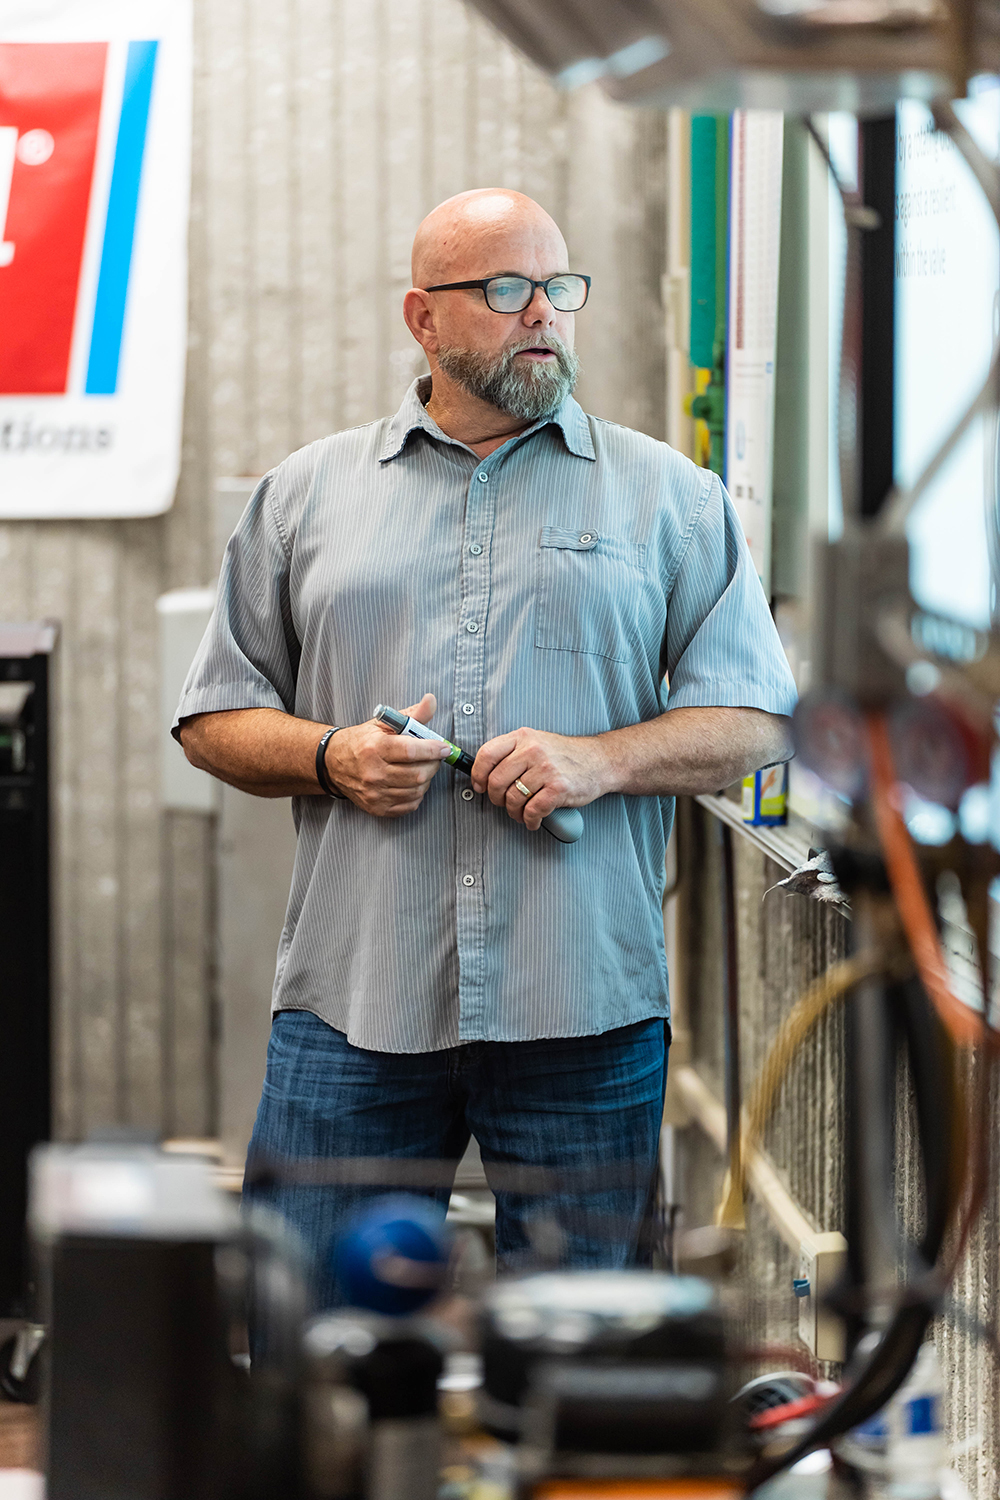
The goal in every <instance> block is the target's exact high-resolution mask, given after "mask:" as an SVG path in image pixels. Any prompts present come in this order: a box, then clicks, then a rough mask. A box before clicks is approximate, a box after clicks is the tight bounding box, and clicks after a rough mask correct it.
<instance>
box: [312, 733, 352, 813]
mask: <svg viewBox="0 0 1000 1500" xmlns="http://www.w3.org/2000/svg"><path fill="white" fill-rule="evenodd" d="M340 727H341V726H340V725H339V724H337V725H335V726H334V728H333V729H328V730H327V731H326V734H324V736H323V738H322V739H321V740H320V742H319V744H318V745H317V746H316V780H317V781H318V782H319V784H320V786H321V787H322V789H323V791H324V792H325V793H326V795H327V796H328V797H339V798H340V800H341V802H346V801H347V798H346V797H345V796H344V794H343V792H338V791H337V788H336V787H335V786H334V784H333V782H332V781H331V780H330V774H329V772H328V771H327V769H326V747H327V745H328V744H329V743H330V741H331V740H332V739H333V737H334V735H335V734H336V733H337V730H338V729H339V728H340Z"/></svg>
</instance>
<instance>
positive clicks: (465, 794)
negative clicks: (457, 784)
mask: <svg viewBox="0 0 1000 1500" xmlns="http://www.w3.org/2000/svg"><path fill="white" fill-rule="evenodd" d="M475 795H476V794H475V792H474V791H473V790H472V788H471V786H464V787H463V788H462V801H463V802H471V801H472V799H473V797H474V796H475Z"/></svg>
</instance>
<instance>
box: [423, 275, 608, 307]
mask: <svg viewBox="0 0 1000 1500" xmlns="http://www.w3.org/2000/svg"><path fill="white" fill-rule="evenodd" d="M475 287H478V288H479V290H480V291H481V292H482V294H483V296H484V297H485V298H486V306H487V307H490V308H492V309H493V311H494V312H498V313H519V312H524V309H525V308H526V307H528V306H529V305H530V303H531V299H532V298H533V297H534V295H535V292H536V291H537V289H538V288H539V287H541V288H542V290H543V291H544V293H545V295H546V297H548V299H549V301H550V302H551V303H552V306H553V307H554V308H555V310H556V312H579V311H580V309H581V307H583V305H584V303H585V302H586V300H587V298H588V297H589V296H590V277H589V276H578V275H577V274H576V272H575V271H566V272H563V274H562V275H560V276H549V277H547V278H546V279H545V280H544V281H532V279H531V277H530V276H487V277H486V279H485V281H445V282H443V283H442V284H441V285H440V286H428V287H424V291H425V292H464V291H471V290H472V289H473V288H475Z"/></svg>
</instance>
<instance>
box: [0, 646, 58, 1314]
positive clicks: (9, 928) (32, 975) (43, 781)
mask: <svg viewBox="0 0 1000 1500" xmlns="http://www.w3.org/2000/svg"><path fill="white" fill-rule="evenodd" d="M56 635H57V629H56V626H55V625H54V624H53V623H52V622H51V621H45V622H43V623H41V624H26V625H4V624H0V1317H23V1316H25V1315H27V1314H28V1313H29V1312H30V1311H31V1308H30V1305H29V1286H28V1263H27V1256H26V1243H27V1240H26V1232H25V1210H26V1207H27V1162H28V1153H29V1152H30V1150H31V1148H32V1147H33V1146H35V1145H36V1144H37V1143H38V1142H39V1141H44V1140H47V1139H48V1137H49V1121H50V1112H51V1082H50V1072H51V1068H50V1052H51V1047H50V992H51V961H50V926H51V919H50V905H51V897H50V849H49V822H50V818H49V712H50V694H51V674H50V666H51V661H52V651H53V648H54V646H55V642H56Z"/></svg>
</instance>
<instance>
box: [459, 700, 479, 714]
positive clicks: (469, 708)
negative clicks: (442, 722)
mask: <svg viewBox="0 0 1000 1500" xmlns="http://www.w3.org/2000/svg"><path fill="white" fill-rule="evenodd" d="M475 711H476V705H475V704H474V703H463V704H462V712H463V714H474V713H475Z"/></svg>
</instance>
